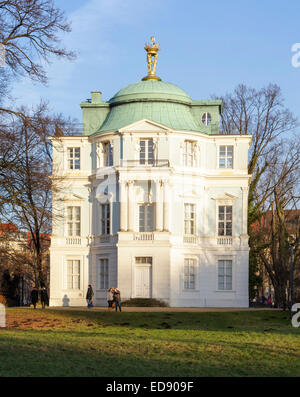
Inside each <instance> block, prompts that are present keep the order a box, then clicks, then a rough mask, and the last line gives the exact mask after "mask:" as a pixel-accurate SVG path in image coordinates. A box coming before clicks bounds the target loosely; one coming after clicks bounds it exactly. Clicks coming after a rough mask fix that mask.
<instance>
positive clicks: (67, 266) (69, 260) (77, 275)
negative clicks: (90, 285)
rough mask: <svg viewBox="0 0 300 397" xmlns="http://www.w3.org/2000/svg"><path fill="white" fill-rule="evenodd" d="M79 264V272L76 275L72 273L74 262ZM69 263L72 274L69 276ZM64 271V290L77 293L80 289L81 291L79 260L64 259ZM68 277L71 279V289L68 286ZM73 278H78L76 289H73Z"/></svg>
mask: <svg viewBox="0 0 300 397" xmlns="http://www.w3.org/2000/svg"><path fill="white" fill-rule="evenodd" d="M75 261H76V262H79V266H78V267H79V272H77V273H74V262H75ZM69 262H72V263H71V267H72V273H71V274H70V273H69ZM66 270H67V273H66V282H67V285H66V287H67V288H66V289H67V290H69V291H70V290H72V291H79V290H80V289H81V260H80V259H78V258H66ZM69 277H71V280H72V281H71V284H72V287H70V284H69ZM75 277H78V281H77V283H76V284H77V285H78V287H74V285H75V283H74V278H75Z"/></svg>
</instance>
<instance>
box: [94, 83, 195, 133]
mask: <svg viewBox="0 0 300 397" xmlns="http://www.w3.org/2000/svg"><path fill="white" fill-rule="evenodd" d="M192 102H193V101H192V99H191V98H190V97H189V95H188V94H187V93H186V92H185V91H183V90H182V89H181V88H179V87H177V86H176V85H174V84H171V83H165V82H163V81H153V80H146V81H140V82H138V83H134V84H130V85H128V86H127V87H124V88H122V89H121V90H120V91H119V92H117V93H116V95H114V96H113V97H112V98H111V99H110V100H109V101H108V104H109V106H110V111H109V113H108V115H107V117H106V119H105V121H104V123H103V124H102V126H101V127H100V129H99V130H98V131H97V132H96V133H101V132H106V131H117V130H119V129H120V128H122V127H126V126H127V125H130V124H132V123H134V122H136V121H139V120H142V119H149V120H152V121H155V122H157V123H160V124H163V125H165V126H166V127H169V128H172V129H174V130H186V131H200V130H201V127H200V126H199V124H198V122H197V121H196V120H195V119H194V117H193V113H192V110H191V105H192Z"/></svg>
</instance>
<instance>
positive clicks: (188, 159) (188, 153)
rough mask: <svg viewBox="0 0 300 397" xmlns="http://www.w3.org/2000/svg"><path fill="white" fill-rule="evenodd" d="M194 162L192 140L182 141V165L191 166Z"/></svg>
mask: <svg viewBox="0 0 300 397" xmlns="http://www.w3.org/2000/svg"><path fill="white" fill-rule="evenodd" d="M194 163H195V161H194V142H193V141H184V151H183V165H184V166H185V167H193V165H194Z"/></svg>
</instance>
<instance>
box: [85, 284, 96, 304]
mask: <svg viewBox="0 0 300 397" xmlns="http://www.w3.org/2000/svg"><path fill="white" fill-rule="evenodd" d="M93 296H94V291H93V288H92V286H91V284H89V285H88V290H87V293H86V301H87V304H88V308H90V307H93Z"/></svg>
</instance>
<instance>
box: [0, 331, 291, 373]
mask: <svg viewBox="0 0 300 397" xmlns="http://www.w3.org/2000/svg"><path fill="white" fill-rule="evenodd" d="M66 334H67V333H66ZM3 336H4V335H2V337H1V334H0V355H1V356H4V355H5V357H6V359H5V360H2V361H1V362H0V376H23V377H24V376H26V377H27V376H59V377H62V376H75V377H81V376H100V377H102V376H142V377H154V376H169V377H170V376H171V377H172V376H196V377H201V376H296V375H295V374H294V375H293V365H292V362H291V361H290V364H289V365H286V366H285V368H283V367H282V363H284V362H285V363H287V360H288V355H287V354H282V355H281V359H280V360H278V362H275V361H273V362H271V361H270V360H269V356H268V354H267V353H266V352H265V355H264V356H263V357H262V356H259V357H257V358H256V359H255V358H254V361H253V362H251V363H249V361H248V359H247V358H248V357H249V356H247V355H246V356H244V357H242V356H241V357H239V360H237V357H235V356H234V355H233V357H231V355H230V350H229V351H228V352H227V353H226V354H224V352H223V354H222V353H218V352H217V351H216V352H214V353H213V352H212V351H207V352H204V353H203V355H200V354H197V351H196V350H195V351H193V350H191V351H189V352H186V351H185V352H184V351H182V350H179V351H172V350H168V347H165V349H163V347H162V346H161V345H155V346H145V344H144V346H143V348H144V349H145V348H146V350H143V351H141V352H139V351H138V348H137V347H135V348H136V350H133V351H132V350H130V348H132V347H133V346H134V345H131V346H127V345H126V343H124V342H122V339H121V336H120V335H118V338H116V339H115V341H113V335H111V338H112V340H111V341H110V345H109V344H107V343H106V341H105V340H103V341H102V343H100V344H94V343H92V342H93V341H92V340H91V341H90V342H89V343H87V344H84V345H80V346H79V345H76V344H74V345H70V343H71V342H66V344H65V343H64V342H65V341H64V340H62V339H61V340H59V338H58V339H57V341H59V343H58V342H56V343H50V340H49V344H48V345H47V339H46V338H41V339H39V340H34V341H33V340H29V339H28V338H24V337H17V338H15V339H14V340H13V344H12V343H8V344H7V343H5V339H4V338H3ZM57 336H58V337H59V335H57ZM67 336H68V335H66V338H67ZM76 336H78V335H76V333H75V337H76ZM167 341H168V342H169V343H171V342H170V340H169V339H168V340H167ZM141 346H142V345H141ZM230 347H231V346H230ZM238 348H239V349H240V346H238ZM147 349H149V350H148V351H147ZM268 353H269V352H268ZM294 369H295V366H294ZM294 373H295V371H294Z"/></svg>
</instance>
